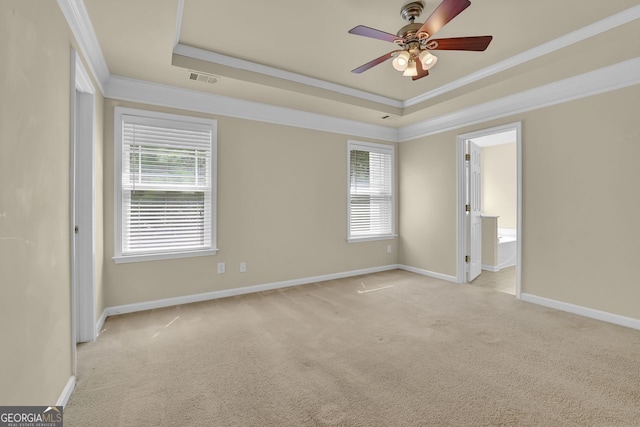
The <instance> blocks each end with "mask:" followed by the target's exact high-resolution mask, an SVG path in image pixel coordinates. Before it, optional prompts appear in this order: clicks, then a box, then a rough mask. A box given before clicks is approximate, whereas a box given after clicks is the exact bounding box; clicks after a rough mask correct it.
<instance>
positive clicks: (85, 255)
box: [70, 49, 96, 374]
mask: <svg viewBox="0 0 640 427" xmlns="http://www.w3.org/2000/svg"><path fill="white" fill-rule="evenodd" d="M94 117H95V88H94V86H93V83H92V82H91V79H90V78H89V74H88V73H87V71H86V69H85V67H84V65H83V64H82V61H81V60H80V57H79V55H78V53H77V52H76V51H75V50H74V49H71V127H70V129H71V132H70V133H71V161H70V163H71V171H70V186H71V188H70V191H71V195H70V201H71V224H70V241H71V337H72V340H71V345H72V354H73V360H74V362H73V367H72V368H73V373H74V374H75V371H76V366H75V364H76V363H75V359H76V344H77V343H78V342H85V341H93V340H95V338H96V243H95V242H96V224H95V218H96V197H95V194H96V190H95V138H94Z"/></svg>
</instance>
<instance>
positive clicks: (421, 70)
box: [411, 61, 429, 82]
mask: <svg viewBox="0 0 640 427" xmlns="http://www.w3.org/2000/svg"><path fill="white" fill-rule="evenodd" d="M416 69H417V70H418V75H417V76H413V77H411V80H413V81H414V82H415V81H416V80H418V79H421V78H423V77H427V76H428V75H429V70H425V69H424V68H422V63H421V62H420V61H416Z"/></svg>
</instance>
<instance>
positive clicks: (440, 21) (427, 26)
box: [418, 0, 471, 37]
mask: <svg viewBox="0 0 640 427" xmlns="http://www.w3.org/2000/svg"><path fill="white" fill-rule="evenodd" d="M469 6H471V2H470V1H469V0H444V1H443V2H442V3H440V5H439V6H438V7H437V8H436V10H434V11H433V13H432V14H431V16H429V17H428V18H427V20H426V21H424V24H422V27H420V29H419V30H418V32H426V33H427V34H429V37H433V35H434V34H435V33H437V32H438V31H439V30H440V28H442V27H444V26H445V25H446V24H447V22H449V21H451V20H452V19H453V18H455V17H456V16H458V15H459V14H460V12H462V11H463V10H465V9H466V8H468V7H469Z"/></svg>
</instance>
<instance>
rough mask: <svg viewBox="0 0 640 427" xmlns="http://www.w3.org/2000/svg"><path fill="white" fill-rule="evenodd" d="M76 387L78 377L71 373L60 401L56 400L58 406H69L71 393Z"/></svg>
mask: <svg viewBox="0 0 640 427" xmlns="http://www.w3.org/2000/svg"><path fill="white" fill-rule="evenodd" d="M75 387H76V377H75V376H74V375H71V377H69V381H67V385H65V386H64V389H63V390H62V393H61V394H60V397H59V398H58V401H57V402H56V406H62V407H63V408H64V407H65V406H67V403H68V402H69V398H70V397H71V393H73V389H74V388H75Z"/></svg>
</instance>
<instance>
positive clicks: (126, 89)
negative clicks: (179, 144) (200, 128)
mask: <svg viewBox="0 0 640 427" xmlns="http://www.w3.org/2000/svg"><path fill="white" fill-rule="evenodd" d="M105 90H106V93H105V96H106V97H107V98H112V99H118V100H123V101H131V102H142V103H145V104H149V105H157V106H162V107H169V108H179V109H183V110H187V111H198V112H201V113H209V114H216V115H221V116H227V117H235V118H239V119H247V120H255V121H259V122H266V123H274V124H279V125H285V126H293V127H299V128H305V129H314V130H319V131H325V132H333V133H339V134H344V135H353V136H358V137H361V138H372V139H378V140H382V141H390V142H396V141H397V140H398V130H397V129H395V128H390V127H386V126H378V125H371V124H368V123H362V122H358V121H355V120H347V119H341V118H337V117H330V116H325V115H322V114H316V113H308V112H305V111H300V110H294V109H291V108H284V107H276V106H273V105H268V104H261V103H258V102H252V101H245V100H241V99H236V98H231V97H228V96H222V95H215V94H211V93H205V92H200V91H195V90H189V89H182V88H178V87H175V86H167V85H161V84H158V83H151V82H146V81H142V80H134V79H130V78H126V77H119V76H112V77H111V78H110V79H109V82H108V84H107V85H106V87H105Z"/></svg>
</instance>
